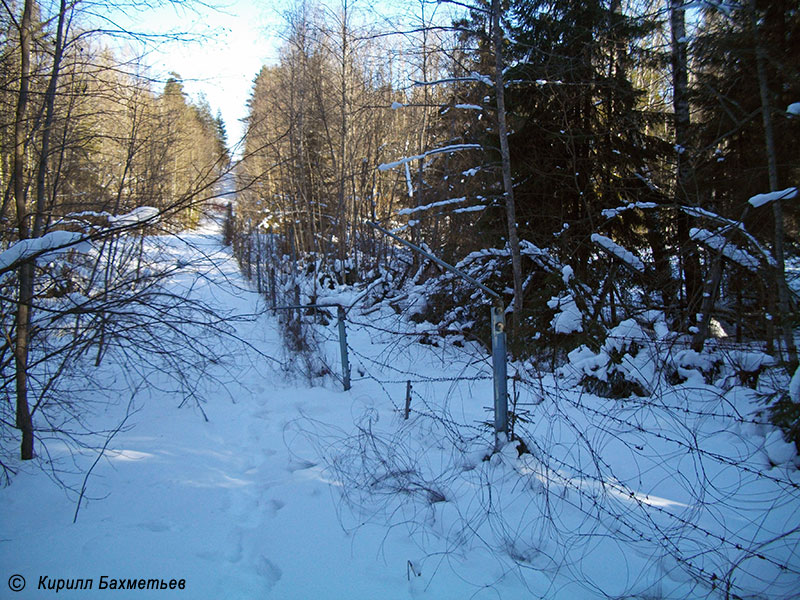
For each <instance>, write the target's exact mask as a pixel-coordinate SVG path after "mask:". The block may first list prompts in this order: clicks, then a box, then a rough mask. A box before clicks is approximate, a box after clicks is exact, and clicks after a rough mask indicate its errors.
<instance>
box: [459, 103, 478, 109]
mask: <svg viewBox="0 0 800 600" xmlns="http://www.w3.org/2000/svg"><path fill="white" fill-rule="evenodd" d="M455 107H456V108H462V109H464V110H483V107H482V106H479V105H477V104H456V105H455Z"/></svg>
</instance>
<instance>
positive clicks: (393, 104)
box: [391, 102, 405, 110]
mask: <svg viewBox="0 0 800 600" xmlns="http://www.w3.org/2000/svg"><path fill="white" fill-rule="evenodd" d="M404 106H405V104H403V103H401V102H392V106H391V109H392V110H397V109H398V108H403V107H404Z"/></svg>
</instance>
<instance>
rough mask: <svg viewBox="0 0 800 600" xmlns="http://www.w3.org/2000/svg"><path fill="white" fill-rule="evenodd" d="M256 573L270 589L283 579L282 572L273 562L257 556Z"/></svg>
mask: <svg viewBox="0 0 800 600" xmlns="http://www.w3.org/2000/svg"><path fill="white" fill-rule="evenodd" d="M256 573H258V574H259V575H261V576H262V577H263V578H264V579H265V580H266V583H267V588H268V589H270V590H271V589H272V588H273V587H275V584H276V583H278V582H279V581H280V579H281V577H283V571H281V569H280V567H278V565H276V564H275V563H274V562H272V561H271V560H269V559H268V558H267V557H266V556H259V558H258V563H257V564H256Z"/></svg>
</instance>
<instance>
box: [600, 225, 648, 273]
mask: <svg viewBox="0 0 800 600" xmlns="http://www.w3.org/2000/svg"><path fill="white" fill-rule="evenodd" d="M591 240H592V242H594V243H595V244H597V245H598V246H600V247H601V248H603V249H604V250H606V251H607V252H608V253H609V254H612V255H613V256H616V257H617V258H618V259H620V260H621V261H622V262H624V263H625V264H626V265H628V266H629V267H631V268H633V269H635V270H637V271H639V272H640V273H644V263H643V262H642V260H641V259H640V258H639V257H638V256H636V255H635V254H634V253H633V252H630V251H629V250H626V249H625V248H623V247H622V246H620V245H619V244H617V243H616V242H614V241H613V240H611V239H610V238H607V237H606V236H604V235H600V234H599V233H593V234H592V237H591Z"/></svg>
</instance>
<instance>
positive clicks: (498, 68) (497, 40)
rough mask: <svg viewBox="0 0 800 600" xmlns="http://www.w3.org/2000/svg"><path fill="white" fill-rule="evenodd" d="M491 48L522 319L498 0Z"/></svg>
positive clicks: (517, 312)
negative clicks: (492, 50)
mask: <svg viewBox="0 0 800 600" xmlns="http://www.w3.org/2000/svg"><path fill="white" fill-rule="evenodd" d="M492 42H493V43H492V45H493V46H494V85H495V93H496V95H497V125H498V134H499V136H500V156H501V160H502V165H503V188H504V190H505V197H506V221H507V222H508V245H509V247H510V249H511V268H512V270H513V275H514V305H513V308H514V315H515V317H516V321H517V322H519V320H520V319H521V318H522V258H521V257H520V251H519V237H518V235H517V216H516V210H515V206H514V182H513V181H512V179H511V153H510V151H509V149H508V128H507V125H506V101H505V90H504V87H503V34H502V32H501V31H500V0H492Z"/></svg>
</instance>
